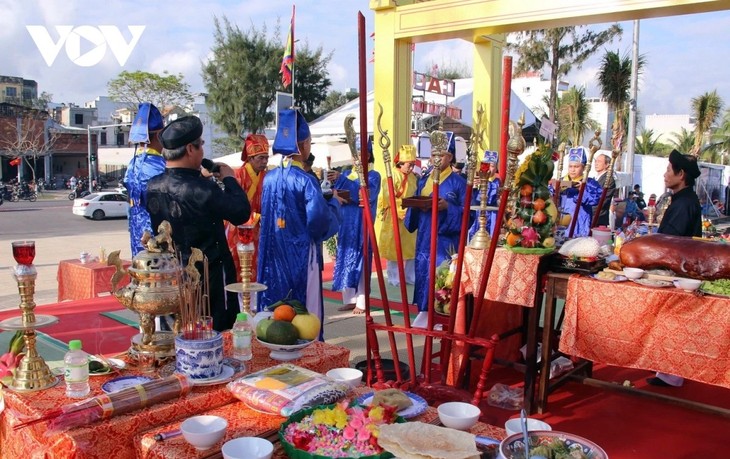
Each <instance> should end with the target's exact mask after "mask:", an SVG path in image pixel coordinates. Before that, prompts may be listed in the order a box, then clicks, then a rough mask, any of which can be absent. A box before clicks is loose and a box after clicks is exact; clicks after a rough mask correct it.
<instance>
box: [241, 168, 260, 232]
mask: <svg viewBox="0 0 730 459" xmlns="http://www.w3.org/2000/svg"><path fill="white" fill-rule="evenodd" d="M243 169H244V170H245V171H246V174H248V178H249V179H251V185H250V186H249V187H248V189H247V190H244V191H245V192H246V196H247V197H248V202H253V197H254V195H255V194H256V190H257V189H258V187H259V182H260V181H261V174H257V173H256V171H254V170H253V166H251V164H250V163H246V164H244V165H243ZM260 219H261V214H260V213H258V212H254V211H253V210H252V211H251V217H250V218H249V219H248V221H247V222H246V223H247V224H249V225H257V224H258V222H259V220H260Z"/></svg>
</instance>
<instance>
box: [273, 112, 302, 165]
mask: <svg viewBox="0 0 730 459" xmlns="http://www.w3.org/2000/svg"><path fill="white" fill-rule="evenodd" d="M309 137H311V133H310V132H309V124H307V120H305V119H304V115H302V114H301V113H300V112H299V111H297V110H291V109H290V110H282V111H280V112H279V125H278V126H277V127H276V137H275V138H274V144H273V145H272V146H271V151H273V152H274V153H278V154H282V155H284V156H289V155H296V154H299V148H298V147H297V142H302V141H304V140H307V139H308V138H309Z"/></svg>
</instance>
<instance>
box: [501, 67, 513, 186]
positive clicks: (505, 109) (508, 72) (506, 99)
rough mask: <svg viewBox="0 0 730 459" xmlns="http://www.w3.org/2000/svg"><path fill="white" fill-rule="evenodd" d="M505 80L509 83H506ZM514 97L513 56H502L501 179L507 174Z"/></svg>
mask: <svg viewBox="0 0 730 459" xmlns="http://www.w3.org/2000/svg"><path fill="white" fill-rule="evenodd" d="M505 82H506V83H507V84H505ZM511 99H512V56H504V58H502V119H501V120H500V126H499V128H500V131H501V135H500V137H499V167H498V168H499V179H500V180H501V181H502V183H504V180H505V177H506V175H507V140H509V107H510V102H511Z"/></svg>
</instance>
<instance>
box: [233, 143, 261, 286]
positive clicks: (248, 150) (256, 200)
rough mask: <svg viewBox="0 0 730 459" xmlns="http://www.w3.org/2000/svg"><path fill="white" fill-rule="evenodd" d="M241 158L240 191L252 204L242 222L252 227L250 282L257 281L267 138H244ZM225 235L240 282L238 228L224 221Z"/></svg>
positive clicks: (238, 174) (237, 174)
mask: <svg viewBox="0 0 730 459" xmlns="http://www.w3.org/2000/svg"><path fill="white" fill-rule="evenodd" d="M241 161H243V166H241V168H239V169H238V170H237V171H236V180H238V184H239V185H241V188H243V191H245V192H246V196H248V202H250V203H251V218H250V219H249V220H248V221H247V222H246V223H244V224H245V225H252V226H253V233H252V235H253V244H254V254H253V257H252V262H251V281H252V282H255V281H256V259H257V258H258V249H259V219H260V218H261V190H262V188H263V184H264V175H266V165H267V164H268V162H269V141H268V140H266V137H265V136H263V135H261V134H250V135H249V136H248V137H246V141H245V143H244V145H243V150H242V151H241ZM226 236H227V237H228V247H229V248H230V250H231V254H232V255H233V261H234V263H235V264H236V277H237V279H238V282H241V266H240V262H239V260H238V251H237V250H236V245H237V244H238V243H239V242H241V240H240V238H239V235H238V231H237V229H236V227H235V226H234V225H231V224H230V223H227V222H226Z"/></svg>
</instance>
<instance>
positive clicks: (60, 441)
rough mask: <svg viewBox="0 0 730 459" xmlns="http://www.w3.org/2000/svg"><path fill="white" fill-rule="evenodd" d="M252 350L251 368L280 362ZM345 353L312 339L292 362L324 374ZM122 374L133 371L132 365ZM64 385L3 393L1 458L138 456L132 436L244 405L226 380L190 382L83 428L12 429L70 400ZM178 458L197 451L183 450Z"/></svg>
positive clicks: (345, 359) (94, 382) (341, 362)
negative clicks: (175, 393)
mask: <svg viewBox="0 0 730 459" xmlns="http://www.w3.org/2000/svg"><path fill="white" fill-rule="evenodd" d="M226 338H229V336H226ZM225 351H226V354H229V352H230V339H226V347H225ZM253 351H254V357H253V359H252V360H251V361H250V362H247V365H248V366H249V371H258V370H261V369H264V368H267V367H270V366H273V365H276V364H278V363H280V362H278V361H274V360H271V359H270V358H269V350H268V349H266V348H264V347H262V346H261V345H259V344H258V343H257V342H254V347H253ZM349 358H350V351H349V349H346V348H343V347H340V346H335V345H331V344H326V343H321V342H315V343H313V344H312V345H311V346H309V347H307V348H305V349H304V356H303V357H302V358H301V359H297V360H292V361H291V362H292V363H294V364H296V365H300V366H302V367H305V368H309V369H311V370H314V371H317V372H320V373H324V372H326V371H327V370H330V369H332V368H337V367H347V366H348V365H349ZM249 364H250V365H249ZM123 373H124V374H135V372H134V371H133V368H130V369H129V370H127V371H124V372H123ZM61 379H62V378H61ZM109 379H111V376H100V377H93V378H91V380H90V381H91V394H90V395H91V396H95V395H100V394H102V391H101V385H102V384H103V383H104V382H105V381H108V380H109ZM64 390H65V386H64V384H63V381H61V382H60V383H59V384H58V385H57V386H56V387H54V388H51V389H47V390H44V391H41V392H35V393H26V394H21V393H17V392H7V391H6V392H5V404H6V409H5V411H4V412H3V413H2V414H0V444H1V445H2V446H1V447H0V448H1V449H0V453H1V454H2V457H3V458H20V457H23V458H28V459H31V458H44V459H57V458H69V459H70V458H74V459H80V458H102V459H110V458H114V459H126V458H135V457H139V456H138V454H139V451H137V446H136V444H135V442H134V441H133V438H134V437H135V436H136V435H140V434H142V433H144V432H146V431H149V430H151V429H155V428H158V427H159V426H165V425H167V424H169V423H170V422H175V421H178V420H182V419H185V418H187V417H189V416H192V415H196V414H199V413H202V412H205V411H210V410H213V409H216V408H220V407H223V406H224V405H228V404H232V403H233V404H234V405H233V406H234V407H236V408H237V407H243V404H241V403H239V402H238V401H237V400H236V399H235V398H234V397H233V396H232V395H231V394H230V392H229V391H228V389H226V386H225V384H222V385H218V386H207V387H205V386H198V387H194V388H193V390H192V391H191V392H190V393H189V394H188V395H187V396H186V397H183V398H180V399H176V400H171V401H168V402H164V403H159V404H157V405H154V406H152V407H150V408H145V409H142V410H137V411H135V412H133V413H130V414H126V415H121V416H117V417H113V418H111V419H107V420H105V421H101V422H95V423H93V424H91V425H89V426H87V427H80V428H77V429H70V430H68V431H65V432H62V433H60V434H55V435H49V436H46V435H45V432H46V425H45V423H40V424H36V425H34V426H30V427H27V428H24V429H21V430H18V431H13V426H15V425H17V424H18V423H19V422H20V419H21V418H25V417H26V416H28V417H31V418H36V417H38V416H39V415H40V414H42V413H45V412H46V411H49V410H51V409H53V408H57V407H59V406H60V405H65V404H68V403H72V402H73V400H72V399H69V398H67V397H66V396H65V394H64ZM257 416H259V415H258V414H256V415H255V416H254V417H257ZM261 416H262V415H261ZM191 451H192V449H191ZM176 457H186V458H187V457H196V456H195V455H191V454H182V455H179V456H176Z"/></svg>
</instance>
